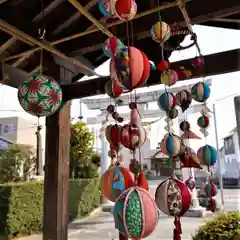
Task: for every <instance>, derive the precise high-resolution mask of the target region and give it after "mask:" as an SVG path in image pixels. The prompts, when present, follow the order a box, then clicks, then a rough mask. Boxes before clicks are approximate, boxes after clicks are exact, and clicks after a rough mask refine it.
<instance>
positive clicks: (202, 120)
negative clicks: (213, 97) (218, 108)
mask: <svg viewBox="0 0 240 240" xmlns="http://www.w3.org/2000/svg"><path fill="white" fill-rule="evenodd" d="M209 123H210V121H209V118H208V117H207V116H205V115H203V116H201V117H199V118H198V120H197V125H198V126H199V127H200V128H207V127H208V126H209Z"/></svg>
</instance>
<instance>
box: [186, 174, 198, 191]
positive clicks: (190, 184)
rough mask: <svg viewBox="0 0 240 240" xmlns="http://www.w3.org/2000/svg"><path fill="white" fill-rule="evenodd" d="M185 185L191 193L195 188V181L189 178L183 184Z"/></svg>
mask: <svg viewBox="0 0 240 240" xmlns="http://www.w3.org/2000/svg"><path fill="white" fill-rule="evenodd" d="M185 184H186V185H187V186H188V188H189V189H190V190H191V191H192V190H193V189H194V188H195V187H196V184H195V181H194V180H193V178H192V177H190V178H189V179H188V180H187V181H186V182H185Z"/></svg>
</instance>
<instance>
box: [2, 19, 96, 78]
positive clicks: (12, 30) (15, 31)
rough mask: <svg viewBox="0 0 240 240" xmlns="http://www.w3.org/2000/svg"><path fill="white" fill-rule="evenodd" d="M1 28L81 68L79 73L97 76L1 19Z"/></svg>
mask: <svg viewBox="0 0 240 240" xmlns="http://www.w3.org/2000/svg"><path fill="white" fill-rule="evenodd" d="M0 27H3V28H4V29H7V31H8V32H10V33H11V34H12V35H13V36H15V37H17V38H20V39H21V40H22V41H23V40H27V41H29V42H31V43H33V44H34V45H38V46H39V47H40V48H43V49H45V50H47V51H48V52H51V53H53V54H55V55H56V56H58V57H60V58H62V59H64V60H66V61H68V62H70V63H71V64H73V65H75V66H76V67H79V71H82V72H83V73H84V72H85V73H84V74H88V75H96V73H95V71H94V70H93V69H91V68H89V67H87V66H85V65H84V64H82V63H81V62H79V61H77V60H76V59H73V58H69V57H67V56H66V55H65V54H63V53H62V52H60V51H58V50H57V49H55V48H54V47H52V46H51V45H50V44H48V43H47V42H45V41H44V42H43V41H42V42H40V41H38V40H36V39H35V38H33V37H31V36H29V35H28V34H26V33H24V32H22V31H21V30H19V29H17V28H15V27H14V26H11V25H10V24H8V23H7V22H5V21H3V20H1V19H0Z"/></svg>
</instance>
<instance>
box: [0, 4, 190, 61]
mask: <svg viewBox="0 0 240 240" xmlns="http://www.w3.org/2000/svg"><path fill="white" fill-rule="evenodd" d="M190 1H191V0H186V1H185V2H190ZM175 6H176V2H172V3H166V4H163V5H161V6H160V10H164V9H168V8H171V7H175ZM158 10H159V8H158V7H155V8H153V9H149V10H147V11H144V12H141V13H138V14H137V15H136V16H135V18H134V19H138V18H141V17H144V16H148V15H150V14H152V13H156V12H157V11H158ZM122 23H123V21H121V20H118V21H116V22H113V23H109V24H106V25H105V27H106V28H110V27H112V26H117V25H119V24H122ZM98 31H99V29H98V28H97V27H95V28H92V27H91V28H90V29H89V30H86V31H84V32H80V33H76V34H73V35H71V36H68V37H64V38H61V39H59V40H56V41H53V42H51V43H49V44H50V45H51V46H55V45H58V44H60V43H63V42H67V41H71V40H73V39H76V38H80V37H83V36H86V35H88V34H91V33H95V32H98ZM38 50H40V48H39V47H36V48H34V49H31V50H27V51H24V52H22V53H19V54H15V55H13V56H10V57H7V58H6V59H4V60H5V61H8V60H12V59H16V58H20V57H22V56H25V55H27V54H31V53H33V52H36V51H38Z"/></svg>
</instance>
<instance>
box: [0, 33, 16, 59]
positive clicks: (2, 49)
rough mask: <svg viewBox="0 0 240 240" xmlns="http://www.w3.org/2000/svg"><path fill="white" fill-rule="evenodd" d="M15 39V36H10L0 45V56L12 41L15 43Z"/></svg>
mask: <svg viewBox="0 0 240 240" xmlns="http://www.w3.org/2000/svg"><path fill="white" fill-rule="evenodd" d="M16 41H17V39H16V38H15V37H11V38H10V39H9V40H8V41H6V42H5V43H4V44H3V45H2V46H0V56H1V54H2V53H3V52H5V51H6V50H7V49H8V48H9V47H11V46H12V45H13V44H14V43H16Z"/></svg>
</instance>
